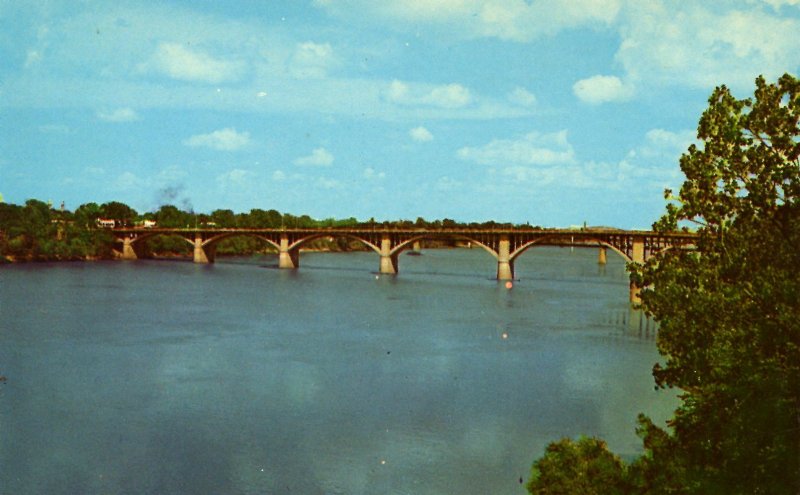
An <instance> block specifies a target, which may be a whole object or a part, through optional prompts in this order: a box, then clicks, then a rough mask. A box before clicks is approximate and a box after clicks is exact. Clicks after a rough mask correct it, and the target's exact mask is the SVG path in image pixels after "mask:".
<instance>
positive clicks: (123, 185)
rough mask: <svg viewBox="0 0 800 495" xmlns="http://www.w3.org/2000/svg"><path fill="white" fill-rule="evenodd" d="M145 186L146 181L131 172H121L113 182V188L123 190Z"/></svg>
mask: <svg viewBox="0 0 800 495" xmlns="http://www.w3.org/2000/svg"><path fill="white" fill-rule="evenodd" d="M145 186H147V181H146V180H144V179H141V178H139V177H138V176H137V175H136V174H134V173H133V172H123V173H122V174H121V175H120V176H119V177H117V179H116V180H115V181H114V182H113V189H116V190H123V191H125V190H130V189H136V188H139V187H145Z"/></svg>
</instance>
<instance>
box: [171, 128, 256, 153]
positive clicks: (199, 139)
mask: <svg viewBox="0 0 800 495" xmlns="http://www.w3.org/2000/svg"><path fill="white" fill-rule="evenodd" d="M183 144H185V145H186V146H192V147H206V148H211V149H215V150H220V151H236V150H238V149H241V148H244V147H245V146H247V145H248V144H250V133H249V132H237V131H236V129H233V128H230V127H228V128H225V129H220V130H217V131H214V132H210V133H208V134H198V135H195V136H192V137H190V138H188V139H184V140H183Z"/></svg>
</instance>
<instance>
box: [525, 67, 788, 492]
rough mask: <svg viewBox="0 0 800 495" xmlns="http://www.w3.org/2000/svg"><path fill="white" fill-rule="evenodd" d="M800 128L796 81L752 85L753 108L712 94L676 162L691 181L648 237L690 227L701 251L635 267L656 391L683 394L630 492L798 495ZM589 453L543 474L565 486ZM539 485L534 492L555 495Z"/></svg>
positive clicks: (652, 437) (646, 430)
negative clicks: (648, 320) (653, 351)
mask: <svg viewBox="0 0 800 495" xmlns="http://www.w3.org/2000/svg"><path fill="white" fill-rule="evenodd" d="M799 122H800V80H798V79H796V78H794V77H792V76H789V75H784V76H783V77H781V78H780V79H779V80H778V81H777V83H775V84H768V83H767V82H766V81H765V80H764V79H763V78H762V77H759V78H758V79H757V80H756V90H755V95H754V98H752V99H750V98H748V99H742V100H740V99H736V98H735V97H734V96H733V95H732V94H731V93H730V91H729V90H728V88H726V87H725V86H721V87H719V88H717V89H716V90H715V91H714V92H713V94H712V95H711V98H710V99H709V107H708V109H707V110H706V111H705V112H704V113H703V115H702V117H701V118H700V122H699V126H698V133H697V137H698V140H699V141H700V142H701V145H700V146H698V145H692V146H690V147H689V149H688V151H687V153H685V154H684V155H683V156H682V157H681V161H680V165H681V169H682V171H683V173H684V174H685V175H686V180H685V182H684V183H683V185H682V187H681V189H680V193H679V195H678V196H677V197H675V196H673V195H672V192H671V191H666V196H667V198H668V199H671V200H673V202H672V203H670V204H668V206H667V214H666V215H665V216H664V217H663V218H662V219H660V220H659V221H658V222H656V224H655V225H654V228H655V229H657V230H661V231H672V230H675V229H677V228H678V227H679V226H683V227H686V226H687V225H694V226H696V227H697V233H698V240H697V242H696V246H695V249H693V250H669V251H666V252H664V253H662V254H661V255H660V256H656V257H653V258H651V259H650V260H648V261H647V262H646V263H645V264H644V265H632V266H631V269H632V272H633V273H632V278H633V281H634V282H635V283H636V284H637V285H638V286H640V287H645V289H644V290H643V291H642V306H643V308H644V310H645V311H646V312H647V313H648V314H649V315H650V316H652V317H653V318H654V319H655V320H657V321H658V322H659V334H658V340H657V344H658V349H659V352H660V353H661V354H662V355H663V356H664V361H665V362H664V365H663V366H660V365H656V366H655V367H654V369H653V375H654V377H655V381H656V385H657V386H658V387H661V388H673V387H674V388H678V389H680V390H681V391H682V393H681V396H680V397H681V404H680V406H679V407H678V409H677V410H676V412H675V416H674V417H673V418H672V420H671V421H670V422H669V423H668V425H669V429H662V428H659V427H658V426H656V425H655V424H653V423H652V422H651V421H650V420H649V419H647V418H646V417H640V420H639V425H640V426H639V430H638V431H639V434H640V436H641V437H642V438H643V440H644V447H645V454H644V455H642V456H641V457H640V458H638V459H636V460H635V461H634V462H633V463H631V465H630V466H628V467H627V469H626V470H625V473H626V478H627V481H628V485H627V487H628V489H629V490H630V493H640V494H668V493H669V494H695V493H696V494H717V493H720V494H783V493H786V494H789V493H793V494H797V493H800V277H798V275H797V270H798V267H800V126H798V123H799ZM556 445H557V444H556ZM549 454H550V448H548V454H547V455H545V458H547V457H548V455H549ZM587 455H589V453H586V452H582V451H580V450H579V451H578V457H577V458H576V459H577V460H576V459H573V458H570V457H565V458H564V459H565V461H564V462H561V463H555V464H551V465H550V467H549V469H550V470H551V471H557V472H559V473H561V474H562V475H564V474H565V473H566V474H569V473H570V472H571V471H570V470H571V469H573V468H572V466H573V465H574V464H575V462H587V460H586V459H585V456H587ZM595 457H597V455H595ZM550 458H551V460H552V459H560V458H559V457H557V456H552V455H550ZM543 459H544V458H543ZM589 460H591V459H589ZM540 464H541V462H540V461H537V464H535V465H534V466H537V465H540ZM540 472H541V471H540ZM535 474H536V473H535ZM561 479H566V478H565V477H563V476H562V478H561ZM539 486H541V484H539V485H534V484H533V483H532V484H531V485H530V488H531V493H551V492H547V491H542V490H539V491H534V489H538V488H537V487H539ZM560 493H580V492H578V491H568V492H560ZM604 493H614V491H613V490H612V489H611V488H609V490H608V491H606V492H604Z"/></svg>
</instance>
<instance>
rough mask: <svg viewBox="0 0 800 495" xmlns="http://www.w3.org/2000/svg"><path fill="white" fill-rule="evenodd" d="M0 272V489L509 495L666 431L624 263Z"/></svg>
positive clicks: (85, 267)
mask: <svg viewBox="0 0 800 495" xmlns="http://www.w3.org/2000/svg"><path fill="white" fill-rule="evenodd" d="M300 264H301V266H300V269H299V270H296V271H287V270H280V269H277V259H276V257H275V256H262V257H253V258H229V259H225V258H222V259H218V261H217V263H216V264H215V265H210V266H203V265H195V264H193V263H190V262H182V261H135V262H93V263H61V264H20V265H12V266H3V267H0V375H4V376H5V377H6V378H7V380H6V381H5V382H2V383H0V493H1V494H8V495H12V494H13V495H22V494H43V493H47V494H78V493H80V494H106V493H113V494H117V493H120V494H179V493H181V494H183V493H185V494H283V493H296V494H304V495H305V494H311V495H313V494H455V493H460V494H517V493H519V494H522V493H526V492H525V489H524V485H523V484H521V483H520V478H522V480H523V481H524V482H527V480H528V479H529V472H530V466H531V463H532V461H533V460H534V459H535V458H536V457H538V456H540V455H541V454H542V453H543V450H544V447H545V446H546V444H547V443H548V442H550V441H553V440H557V439H559V438H561V437H564V436H570V437H575V436H578V435H580V434H586V435H598V436H601V437H603V438H604V439H606V440H607V441H608V443H609V445H610V447H611V448H612V449H614V450H615V451H616V452H618V453H620V454H623V455H624V456H631V455H635V454H636V453H637V452H639V449H640V442H639V441H638V439H637V438H636V436H635V433H634V428H635V419H636V414H637V413H638V412H640V411H641V412H647V413H648V414H651V415H652V416H653V417H654V418H655V419H657V420H663V419H664V418H666V417H668V416H669V414H670V413H671V409H672V408H673V407H674V405H675V399H674V395H672V394H670V393H668V392H663V391H661V392H656V391H654V389H653V380H652V377H651V376H650V369H651V368H652V365H653V364H654V363H655V362H656V361H657V360H658V357H659V356H658V354H657V352H656V349H655V330H654V328H653V325H652V324H650V323H648V322H647V321H646V320H644V319H642V318H641V316H640V315H639V314H638V313H636V312H633V311H631V310H629V309H628V300H627V298H628V294H627V292H628V285H627V278H626V275H625V268H624V263H623V262H622V260H621V259H619V258H616V257H611V256H609V262H608V264H607V265H605V266H600V265H598V264H597V252H596V250H593V249H575V250H574V251H573V250H570V249H568V248H536V249H533V250H530V251H528V252H527V253H525V254H524V255H523V256H522V257H521V258H520V259H519V260H518V261H517V264H516V272H517V273H516V275H517V276H518V277H519V278H520V279H519V280H517V281H516V282H515V284H514V287H513V289H511V290H508V289H506V288H505V286H504V285H503V284H498V282H497V281H495V280H493V276H494V272H495V270H496V264H495V262H494V260H493V259H492V258H491V257H490V256H489V255H488V254H486V253H485V252H484V251H483V250H480V249H452V250H426V251H424V253H423V255H422V256H401V259H400V275H398V276H396V277H392V276H385V275H382V276H378V275H377V274H376V273H375V272H376V270H377V267H378V257H377V255H375V254H373V253H346V254H336V253H303V254H302V255H301V258H300Z"/></svg>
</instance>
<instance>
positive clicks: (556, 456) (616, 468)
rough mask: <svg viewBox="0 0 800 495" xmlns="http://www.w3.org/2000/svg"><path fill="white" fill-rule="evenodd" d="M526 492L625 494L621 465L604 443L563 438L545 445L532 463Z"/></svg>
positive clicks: (561, 494) (595, 440)
mask: <svg viewBox="0 0 800 495" xmlns="http://www.w3.org/2000/svg"><path fill="white" fill-rule="evenodd" d="M528 491H529V492H530V493H536V494H539V495H567V494H576V495H577V494H581V495H601V494H614V495H617V494H619V495H621V494H624V493H628V486H627V481H626V477H625V466H624V465H623V463H622V460H620V458H619V457H617V456H616V455H614V454H612V453H611V452H609V451H608V448H607V447H606V444H605V442H603V441H602V440H598V439H596V438H587V437H583V438H580V439H579V440H578V441H577V442H574V441H572V440H570V439H569V438H564V439H562V440H560V441H558V442H554V443H551V444H550V445H548V446H547V451H546V452H545V455H544V456H543V457H542V458H540V459H539V460H537V461H536V462H535V463H534V464H533V468H532V470H531V480H530V482H529V483H528Z"/></svg>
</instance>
